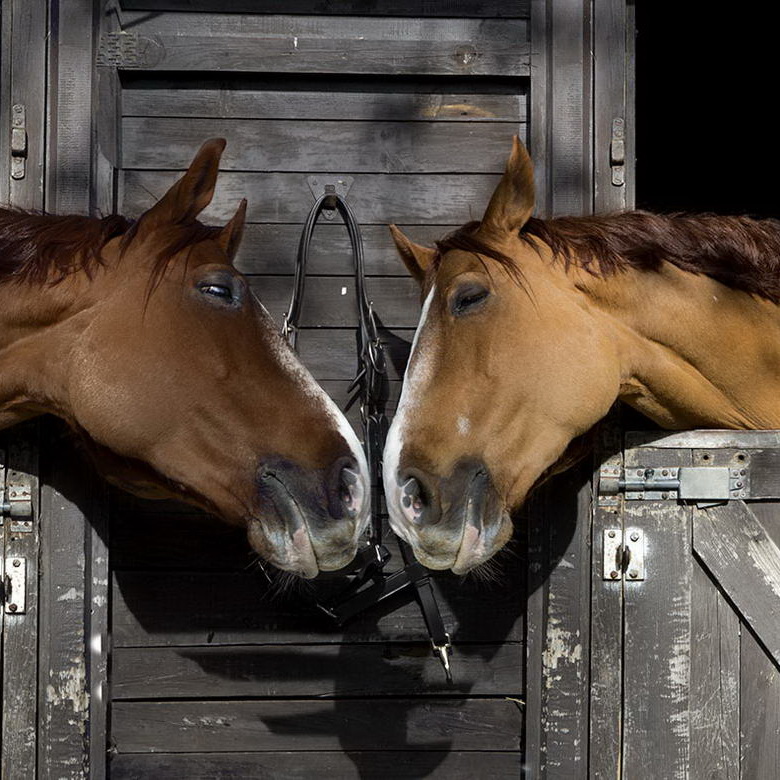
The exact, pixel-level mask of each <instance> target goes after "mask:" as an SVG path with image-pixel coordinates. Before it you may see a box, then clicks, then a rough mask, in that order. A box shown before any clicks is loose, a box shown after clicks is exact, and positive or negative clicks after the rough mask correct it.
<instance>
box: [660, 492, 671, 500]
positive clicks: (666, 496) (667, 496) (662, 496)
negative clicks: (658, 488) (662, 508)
mask: <svg viewBox="0 0 780 780" xmlns="http://www.w3.org/2000/svg"><path fill="white" fill-rule="evenodd" d="M661 498H663V499H667V498H669V494H668V493H661Z"/></svg>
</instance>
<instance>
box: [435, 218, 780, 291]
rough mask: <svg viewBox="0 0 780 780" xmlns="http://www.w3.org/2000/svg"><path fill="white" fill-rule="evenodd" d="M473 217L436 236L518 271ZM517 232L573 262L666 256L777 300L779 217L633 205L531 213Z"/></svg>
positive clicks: (631, 263)
mask: <svg viewBox="0 0 780 780" xmlns="http://www.w3.org/2000/svg"><path fill="white" fill-rule="evenodd" d="M478 228H479V223H478V222H469V223H468V224H466V225H464V226H463V227H462V228H459V229H458V230H456V231H455V232H454V233H451V234H450V235H449V236H446V237H445V238H444V239H442V240H441V241H439V242H437V244H436V248H437V250H438V254H439V257H440V256H441V255H442V254H443V253H444V252H446V251H447V250H449V249H461V250H465V251H467V252H477V253H479V254H483V255H486V256H488V257H490V258H492V259H494V260H496V261H497V262H499V263H500V264H501V265H502V266H503V267H505V268H507V270H510V271H511V272H513V273H515V274H516V273H517V271H518V270H520V269H518V267H517V264H516V262H515V261H514V260H513V259H512V258H510V257H507V256H506V255H503V254H502V253H501V252H498V251H497V250H496V249H494V248H492V247H490V246H488V245H487V244H485V242H484V241H482V240H480V238H479V236H478V234H477V231H478ZM520 238H521V239H522V240H523V241H525V242H526V243H528V244H529V245H530V246H532V247H534V248H536V247H537V244H536V239H538V240H541V241H543V242H544V243H546V244H547V245H548V246H549V247H550V248H551V249H552V252H553V255H554V256H555V257H557V258H559V259H560V260H562V262H563V263H564V264H565V266H566V267H567V268H568V267H569V266H572V265H574V266H577V267H580V268H584V269H585V270H587V271H588V272H590V273H592V274H593V275H595V276H600V277H606V276H609V275H611V274H614V273H618V272H619V271H622V270H624V269H627V268H635V269H638V270H643V271H657V270H659V269H660V268H661V266H662V264H663V262H664V261H666V262H669V263H672V264H673V265H675V266H677V267H678V268H680V269H682V270H684V271H689V272H691V273H694V274H703V275H705V276H709V277H711V278H712V279H715V280H717V281H719V282H721V283H722V284H725V285H727V286H728V287H731V288H733V289H736V290H743V291H744V292H747V293H751V294H752V295H757V296H760V297H762V298H766V299H768V300H770V301H772V302H773V303H780V221H778V220H774V219H763V220H758V219H752V218H750V217H721V216H717V215H714V214H701V215H687V214H672V215H659V214H650V213H648V212H644V211H629V212H624V213H619V214H606V215H596V216H586V217H559V218H556V219H549V220H541V219H534V218H532V219H530V220H528V222H527V223H526V225H525V227H524V228H523V230H522V231H521V232H520Z"/></svg>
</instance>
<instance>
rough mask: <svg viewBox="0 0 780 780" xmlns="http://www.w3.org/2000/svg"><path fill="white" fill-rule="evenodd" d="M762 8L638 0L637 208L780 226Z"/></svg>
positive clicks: (778, 163)
mask: <svg viewBox="0 0 780 780" xmlns="http://www.w3.org/2000/svg"><path fill="white" fill-rule="evenodd" d="M770 7H771V6H770V5H769V4H767V5H765V4H763V3H752V2H747V3H743V4H742V5H737V6H733V5H726V4H706V3H695V2H690V1H689V0H678V2H677V3H661V2H658V0H638V2H637V4H636V12H637V13H636V19H637V25H636V26H637V73H636V88H637V92H636V96H637V97H636V100H637V105H636V108H637V206H638V207H639V208H646V209H650V210H653V211H661V212H672V211H688V212H701V211H712V212H715V213H719V214H751V215H754V216H763V217H769V216H772V217H778V218H780V189H779V188H780V32H778V28H777V27H776V25H775V23H774V20H773V19H772V18H770V16H769V11H765V10H764V9H766V8H770Z"/></svg>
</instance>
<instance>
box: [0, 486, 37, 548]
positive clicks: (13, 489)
mask: <svg viewBox="0 0 780 780" xmlns="http://www.w3.org/2000/svg"><path fill="white" fill-rule="evenodd" d="M3 517H10V518H11V531H12V532H14V533H29V532H31V531H32V529H33V525H32V519H33V505H32V484H31V482H30V478H29V477H28V476H27V475H26V474H22V473H20V472H10V473H9V474H8V483H7V487H6V491H5V498H4V499H3V500H2V501H0V525H2V518H3Z"/></svg>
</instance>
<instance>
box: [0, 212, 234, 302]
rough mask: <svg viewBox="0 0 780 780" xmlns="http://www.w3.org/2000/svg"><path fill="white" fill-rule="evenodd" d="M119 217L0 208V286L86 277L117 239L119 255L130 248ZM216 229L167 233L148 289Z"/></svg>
mask: <svg viewBox="0 0 780 780" xmlns="http://www.w3.org/2000/svg"><path fill="white" fill-rule="evenodd" d="M138 225H139V223H138V222H133V221H131V220H129V219H127V218H126V217H123V216H120V215H119V214H112V215H111V216H108V217H103V218H102V219H100V218H97V217H82V216H73V215H70V216H63V217H60V216H55V215H50V214H41V213H38V212H32V211H21V210H17V209H8V208H0V284H3V283H4V282H11V281H15V282H20V283H29V284H41V285H42V284H47V283H48V284H57V283H59V282H61V281H62V280H63V279H65V277H67V276H69V275H70V274H72V273H75V272H76V271H83V272H84V273H86V274H87V275H88V276H90V277H91V275H92V274H93V273H94V271H95V269H96V268H97V267H98V266H100V265H102V264H103V258H102V256H101V252H102V250H103V247H104V246H105V245H106V244H107V243H108V242H109V241H110V240H111V239H112V238H116V237H117V236H122V240H121V243H120V251H121V252H124V251H126V249H127V248H128V246H129V245H130V242H131V241H132V240H133V238H134V237H135V235H136V233H137V230H138ZM219 231H220V228H217V227H209V226H208V225H202V224H201V223H200V222H193V223H191V224H189V225H183V226H177V227H176V228H175V229H172V230H171V232H170V235H169V240H168V241H165V242H163V243H162V244H161V246H160V248H159V251H158V253H157V255H156V262H155V264H154V266H153V268H152V270H151V278H150V284H151V286H152V287H154V286H155V285H156V284H157V282H158V281H159V279H160V278H161V277H162V275H163V273H164V272H165V268H166V267H167V265H168V261H169V260H170V259H171V258H172V257H173V256H174V255H175V254H176V253H177V252H179V251H181V250H182V249H185V248H186V247H188V246H192V245H193V244H197V243H199V242H200V241H204V240H205V239H207V238H213V237H214V236H215V235H216V234H217V233H219Z"/></svg>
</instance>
